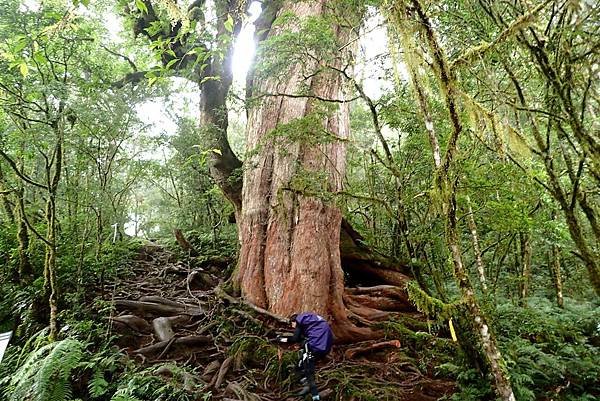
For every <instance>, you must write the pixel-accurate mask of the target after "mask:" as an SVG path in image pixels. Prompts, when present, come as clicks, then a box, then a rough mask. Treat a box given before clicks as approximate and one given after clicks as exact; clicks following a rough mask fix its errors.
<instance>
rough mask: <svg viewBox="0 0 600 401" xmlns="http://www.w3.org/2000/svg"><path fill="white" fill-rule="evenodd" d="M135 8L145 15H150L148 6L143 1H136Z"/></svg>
mask: <svg viewBox="0 0 600 401" xmlns="http://www.w3.org/2000/svg"><path fill="white" fill-rule="evenodd" d="M135 6H136V7H137V9H138V10H140V11H141V12H143V13H145V14H148V7H147V6H146V4H145V3H144V2H143V1H142V0H135Z"/></svg>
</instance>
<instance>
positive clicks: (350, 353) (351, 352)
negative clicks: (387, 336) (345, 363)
mask: <svg viewBox="0 0 600 401" xmlns="http://www.w3.org/2000/svg"><path fill="white" fill-rule="evenodd" d="M388 347H395V348H400V341H398V340H390V341H384V342H380V343H374V344H367V345H363V346H360V347H355V348H350V349H347V350H346V352H344V356H345V357H346V358H347V359H353V358H354V357H355V356H356V355H359V354H364V353H366V352H372V351H376V350H381V349H383V348H388Z"/></svg>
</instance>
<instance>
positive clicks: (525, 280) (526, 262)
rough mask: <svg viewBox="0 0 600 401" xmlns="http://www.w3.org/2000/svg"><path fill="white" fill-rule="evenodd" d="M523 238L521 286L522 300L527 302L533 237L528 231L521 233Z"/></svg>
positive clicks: (523, 302) (522, 302)
mask: <svg viewBox="0 0 600 401" xmlns="http://www.w3.org/2000/svg"><path fill="white" fill-rule="evenodd" d="M519 238H520V240H521V263H522V270H521V286H520V289H521V291H520V297H521V298H520V302H521V304H523V305H524V304H525V302H526V299H527V297H528V296H529V283H530V281H531V237H530V235H529V233H528V232H522V233H520V234H519Z"/></svg>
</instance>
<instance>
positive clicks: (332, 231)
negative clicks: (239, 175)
mask: <svg viewBox="0 0 600 401" xmlns="http://www.w3.org/2000/svg"><path fill="white" fill-rule="evenodd" d="M326 3H327V2H326V1H324V0H320V1H311V2H285V3H284V5H283V6H282V10H281V12H292V13H294V14H296V15H298V16H299V17H301V18H303V17H307V16H320V15H323V14H324V13H326V12H328V10H327V7H326ZM285 28H292V27H285ZM278 29H284V28H278ZM333 29H334V30H335V32H336V34H337V38H338V39H341V38H348V36H349V33H348V32H347V30H346V29H344V28H341V27H339V26H333ZM278 33H279V32H277V30H272V31H271V32H270V33H269V36H273V35H276V34H278ZM341 42H342V43H345V41H341ZM342 61H344V60H340V59H338V60H337V61H335V63H336V64H337V67H340V68H343V65H342ZM313 68H315V70H316V69H317V68H318V66H313ZM303 85H307V86H308V87H309V88H310V93H312V94H314V95H315V96H318V97H320V98H324V99H343V98H344V93H343V90H342V89H343V88H342V78H341V76H340V75H338V74H334V73H332V72H323V71H321V72H319V73H317V74H316V75H313V76H312V77H311V78H308V79H305V77H303V75H302V71H301V66H300V65H294V66H292V67H291V68H290V70H289V71H288V73H287V74H286V75H285V82H280V81H279V80H278V79H277V78H273V77H271V78H266V79H264V80H262V82H260V83H257V82H255V86H254V88H253V91H254V93H255V94H276V93H285V94H296V93H299V92H300V91H301V90H302V86H303ZM319 106H321V105H320V104H318V103H317V102H316V101H315V100H314V99H310V98H306V97H300V98H297V97H286V96H266V97H264V98H263V99H262V101H261V103H260V104H259V105H257V106H255V107H253V108H252V109H251V110H250V114H249V119H248V129H247V147H248V151H249V152H252V153H254V155H253V156H252V157H251V158H250V159H249V160H247V161H246V165H247V168H246V169H245V171H244V185H243V191H242V212H241V221H240V225H239V227H240V236H241V243H242V247H241V251H240V262H239V267H238V268H239V270H238V275H237V277H238V282H239V285H240V288H241V291H242V295H243V296H244V297H245V298H246V299H247V300H249V301H250V302H252V303H254V304H256V305H258V306H260V307H263V308H265V309H268V310H270V311H271V312H274V313H277V314H279V315H283V316H286V315H289V314H291V313H295V312H301V311H307V310H308V311H314V312H316V313H319V314H322V315H323V316H326V317H328V318H329V319H330V320H331V321H332V323H333V329H334V333H335V334H336V337H337V338H338V340H342V341H343V340H353V339H356V338H360V337H364V336H368V335H370V334H371V333H370V331H369V330H365V329H358V328H356V327H355V326H353V325H352V324H351V323H350V322H349V320H348V318H347V315H346V309H345V307H344V304H343V300H342V295H343V289H344V279H343V272H342V268H341V264H340V224H341V219H342V216H341V212H340V210H339V209H338V208H337V207H336V206H335V204H334V203H333V202H332V201H331V200H327V199H323V197H327V196H329V195H327V194H332V193H333V194H335V192H337V191H339V190H341V189H342V177H343V173H344V169H345V156H346V150H345V143H344V141H345V140H346V138H347V137H348V130H349V115H348V105H347V104H346V103H340V104H337V105H335V109H334V110H332V111H330V113H329V114H328V115H327V116H324V117H319V118H320V121H318V122H316V124H318V126H315V127H308V128H307V130H309V131H312V132H306V135H307V136H311V135H315V134H316V133H319V132H322V131H323V130H326V131H327V132H328V133H329V135H331V138H330V140H327V141H323V143H320V144H319V143H317V144H314V143H310V141H304V140H302V139H300V140H295V141H291V140H286V139H285V138H283V139H282V140H277V139H275V140H274V139H273V138H270V137H269V133H271V132H272V131H273V130H274V129H275V128H277V127H281V126H282V125H284V124H287V123H290V122H293V121H296V120H298V119H301V118H303V117H306V116H311V115H312V116H314V115H316V114H315V113H316V112H319ZM323 173H325V176H322V175H321V174H323ZM305 175H309V176H310V175H315V177H317V176H318V177H320V178H321V179H322V182H320V183H319V184H320V186H321V190H322V191H323V192H322V193H321V194H316V193H305V192H303V191H302V190H300V189H298V188H295V187H294V184H293V182H294V180H295V179H298V178H300V179H301V178H302V176H305ZM315 177H312V178H311V177H309V178H308V179H309V180H310V179H313V180H314V179H315ZM305 179H306V178H305Z"/></svg>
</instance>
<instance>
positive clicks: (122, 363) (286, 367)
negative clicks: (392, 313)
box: [0, 244, 455, 401]
mask: <svg viewBox="0 0 600 401" xmlns="http://www.w3.org/2000/svg"><path fill="white" fill-rule="evenodd" d="M230 262H232V260H227V258H224V257H222V256H220V255H203V256H200V257H194V258H191V257H189V256H185V255H183V256H182V255H180V254H177V252H175V251H169V250H166V249H165V248H163V247H162V246H158V245H156V244H146V245H144V246H142V247H141V248H140V250H139V252H138V253H137V255H136V256H134V257H133V259H132V260H131V261H130V266H129V267H128V268H127V269H123V271H122V272H121V273H122V274H120V275H119V276H120V279H119V280H118V282H117V283H116V285H114V286H113V290H112V291H111V292H107V291H101V290H100V289H97V290H96V294H97V297H96V299H95V300H94V301H93V302H92V303H91V305H90V306H89V311H88V315H87V318H83V316H82V315H81V314H72V315H71V316H69V317H65V320H66V319H70V321H69V324H68V325H64V326H63V330H62V331H61V338H62V339H61V340H60V341H59V342H56V343H53V344H49V343H47V341H46V334H47V333H46V332H45V331H41V332H39V333H38V334H37V335H35V336H33V337H32V338H31V339H30V340H29V341H27V342H26V343H24V344H22V345H20V346H11V347H10V348H9V351H8V353H7V355H6V356H5V362H6V363H3V364H2V366H1V367H0V374H2V377H4V379H2V381H1V383H0V388H2V390H0V394H1V396H0V399H1V400H2V401H21V400H31V401H63V400H64V401H67V400H86V401H87V400H90V401H146V400H147V401H154V400H159V401H187V400H189V401H192V400H194V401H195V400H243V401H258V400H266V401H269V400H272V401H275V400H277V401H281V400H288V399H299V398H294V397H293V394H294V393H295V392H296V391H297V390H298V389H299V387H298V384H297V380H296V378H295V376H294V374H293V370H294V369H293V367H294V365H295V362H296V360H297V351H296V349H295V348H294V346H287V347H282V346H281V345H280V344H277V343H275V342H274V341H273V340H274V339H275V337H276V335H277V332H280V331H283V330H285V329H286V327H285V326H284V325H282V324H281V323H280V322H278V321H276V320H275V319H273V318H271V317H269V316H266V315H263V314H259V313H257V312H255V311H254V310H252V309H251V308H248V307H247V306H245V305H243V304H241V303H237V302H235V300H234V301H233V302H232V300H231V299H227V298H223V297H222V296H219V295H218V292H215V291H214V287H215V286H216V285H218V283H219V281H220V280H221V279H222V278H223V277H224V276H225V275H226V274H227V273H226V271H227V269H228V268H229V267H230V266H229V263H230ZM128 302H129V303H128ZM131 302H133V303H131ZM136 302H137V303H136ZM148 304H152V306H151V308H150V309H144V307H145V306H147V305H148ZM158 304H160V305H159V306H160V311H162V312H157V310H155V309H156V308H158V306H156V305H158ZM139 305H142V306H141V309H140V307H138V306H139ZM178 305H179V306H178ZM180 306H182V308H183V309H184V310H185V311H184V312H183V313H181V309H179V308H180ZM168 307H172V308H174V309H173V310H175V312H174V313H170V312H169V309H168ZM192 309H193V310H192ZM162 314H164V315H165V316H162ZM188 314H189V315H188ZM180 315H184V316H186V318H184V319H182V320H181V321H179V320H178V321H177V322H175V323H174V324H173V326H172V328H173V331H174V334H175V336H174V337H173V338H172V339H171V341H166V342H160V341H159V339H158V338H157V334H156V332H155V331H154V330H153V328H152V324H153V322H155V319H157V318H161V317H168V318H177V316H180ZM177 319H179V318H177ZM177 319H175V320H177ZM142 321H143V322H144V323H143V324H142V323H140V322H142ZM123 322H125V324H124V323H123ZM132 322H137V323H136V324H138V325H134V324H133V323H132ZM415 322H416V323H415ZM415 322H413V323H415V324H416V325H419V324H421V326H419V327H416V326H414V327H411V328H412V329H416V330H418V329H419V328H423V326H422V323H419V322H418V321H416V320H415ZM389 325H390V328H389V330H388V331H387V336H388V338H389V339H392V338H395V339H400V341H401V343H402V344H406V346H402V347H401V348H393V347H392V348H384V349H381V350H377V351H372V352H362V353H360V354H357V355H353V356H349V354H348V351H349V350H352V349H353V348H355V347H364V346H368V345H369V344H371V343H368V342H367V343H362V344H353V345H347V346H337V347H335V348H334V351H333V352H332V354H331V356H330V357H328V358H327V359H326V360H324V361H322V363H320V364H319V365H318V376H317V382H318V384H319V388H320V390H321V393H322V394H323V395H324V397H323V399H329V400H344V401H346V400H348V401H351V400H354V401H361V400H364V401H371V400H416V401H419V400H422V401H433V400H436V399H439V398H440V397H443V396H444V395H450V394H451V393H452V392H453V391H454V387H455V385H454V381H453V380H448V379H445V378H443V377H442V376H439V375H438V374H436V371H435V368H434V366H435V364H437V363H438V362H439V358H438V357H437V356H433V355H432V353H431V352H424V350H426V349H427V348H429V345H428V342H429V340H430V339H431V337H435V336H434V335H433V334H429V333H427V334H423V333H415V332H414V331H413V330H411V328H407V327H409V325H405V324H403V323H402V322H401V321H400V320H398V321H395V322H390V323H389ZM392 326H394V327H396V328H400V327H402V328H403V329H402V330H395V329H394V328H393V327H392ZM409 336H414V338H423V341H413V340H411V339H410V338H409ZM425 336H426V337H425ZM181 339H184V340H182V341H183V342H182V343H180V340H181ZM185 339H187V340H189V342H185V341H187V340H185ZM442 343H443V344H446V345H447V344H448V341H447V340H440V344H442ZM153 346H156V347H155V348H152V347H153ZM442 348H443V349H445V347H442ZM442 348H440V349H442ZM450 348H454V349H455V347H453V345H451V344H450ZM436 352H437V349H436ZM67 355H68V358H67V357H66V356H67ZM438 376H439V377H438Z"/></svg>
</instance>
